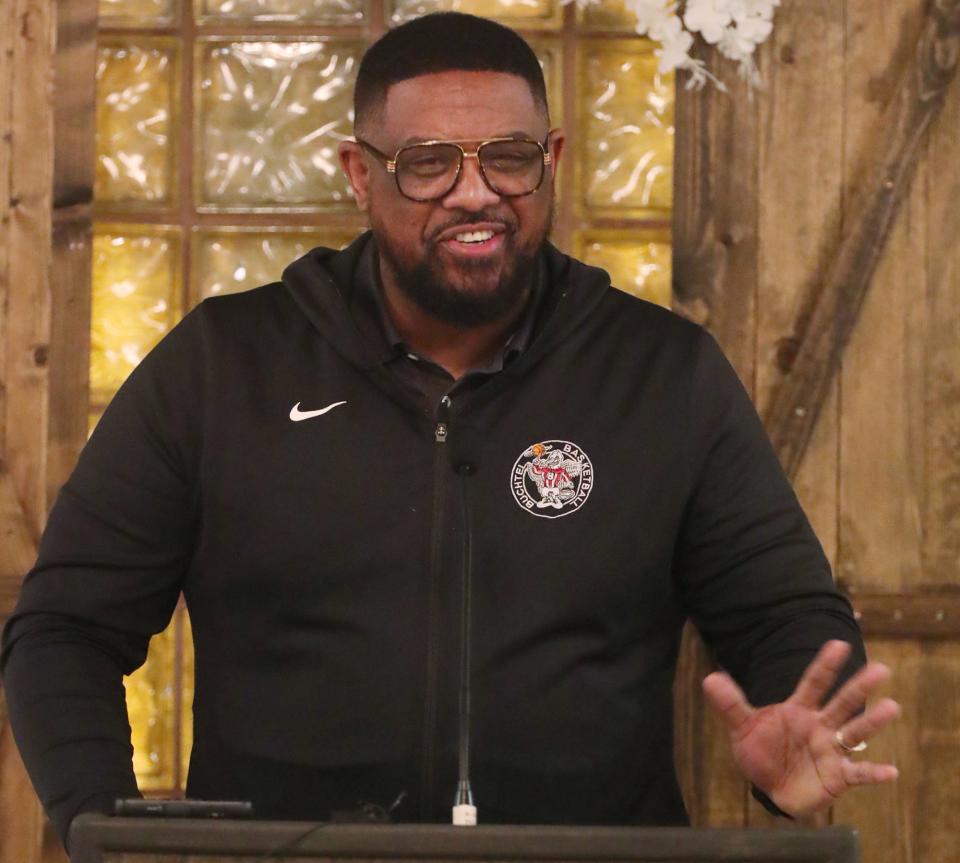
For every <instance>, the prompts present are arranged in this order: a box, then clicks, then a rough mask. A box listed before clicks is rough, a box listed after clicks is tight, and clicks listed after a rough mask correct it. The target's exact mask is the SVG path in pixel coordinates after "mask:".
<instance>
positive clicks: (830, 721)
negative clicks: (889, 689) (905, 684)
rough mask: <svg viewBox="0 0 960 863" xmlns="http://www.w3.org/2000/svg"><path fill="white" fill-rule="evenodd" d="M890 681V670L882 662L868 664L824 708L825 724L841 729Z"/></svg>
mask: <svg viewBox="0 0 960 863" xmlns="http://www.w3.org/2000/svg"><path fill="white" fill-rule="evenodd" d="M889 679H890V669H889V668H887V666H886V665H883V664H882V663H880V662H870V663H867V665H865V666H864V667H863V668H861V669H860V670H859V671H858V672H857V673H856V674H855V675H853V677H851V678H850V679H849V680H848V681H847V682H846V683H845V684H843V686H841V687H840V689H839V691H838V692H837V694H836V695H834V696H833V698H831V699H830V701H829V702H827V704H826V706H825V707H824V708H823V712H822V714H821V715H822V718H823V724H824V725H826V726H827V727H828V728H839V727H840V726H841V725H843V724H844V723H845V722H846V721H847V720H848V719H850V717H851V716H853V715H854V714H855V713H857V711H859V710H861V709H862V708H863V705H864V704H866V701H867V698H868V696H869V695H870V694H871V693H872V692H873V691H874V690H875V689H876V688H877V687H878V686H880V685H881V684H883V683H886V682H887V680H889Z"/></svg>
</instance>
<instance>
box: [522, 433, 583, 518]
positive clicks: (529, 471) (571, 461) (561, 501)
mask: <svg viewBox="0 0 960 863" xmlns="http://www.w3.org/2000/svg"><path fill="white" fill-rule="evenodd" d="M592 488H593V465H592V464H591V463H590V459H589V458H587V454H586V453H585V452H584V451H583V450H582V449H580V447H578V446H577V445H576V444H574V443H570V441H565V440H548V441H541V442H540V443H535V444H533V445H532V446H530V447H527V449H525V450H524V451H523V454H522V455H521V456H520V458H518V459H517V461H516V463H515V464H514V466H513V470H512V471H511V473H510V490H511V492H513V498H514V500H515V501H516V502H517V503H518V504H519V505H520V507H521V509H524V510H526V511H527V512H529V513H530V515H536V516H540V517H541V518H560V516H563V515H570V513H572V512H576V511H577V510H578V509H580V507H581V506H583V504H584V503H585V502H586V500H587V498H588V497H589V496H590V490H591V489H592Z"/></svg>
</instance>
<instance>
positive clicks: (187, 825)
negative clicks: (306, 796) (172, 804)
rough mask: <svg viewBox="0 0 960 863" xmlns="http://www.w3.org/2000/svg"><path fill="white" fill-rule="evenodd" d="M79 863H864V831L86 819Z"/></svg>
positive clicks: (75, 853)
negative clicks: (859, 837)
mask: <svg viewBox="0 0 960 863" xmlns="http://www.w3.org/2000/svg"><path fill="white" fill-rule="evenodd" d="M70 849H71V857H70V859H71V861H72V863H120V861H122V863H138V861H144V863H147V861H149V863H228V861H231V863H241V861H242V863H254V861H266V860H283V861H294V860H296V861H309V860H314V859H316V860H320V859H322V860H325V861H328V863H391V861H394V860H396V861H404V863H420V861H423V863H458V861H473V863H476V861H483V863H654V861H656V863H859V861H860V852H859V843H858V840H857V834H856V831H854V830H853V829H851V828H848V827H827V828H823V829H820V830H804V829H783V830H779V829H778V830H766V829H765V830H741V829H695V828H683V827H679V828H678V827H586V826H585V827H574V826H563V827H557V826H494V825H487V826H484V825H480V826H476V827H452V826H448V825H434V824H388V823H387V824H341V823H329V824H326V823H325V824H322V825H318V824H311V823H307V822H296V821H225V820H210V819H195V818H116V817H108V816H102V815H91V814H87V815H81V816H79V817H78V818H77V819H76V820H75V821H74V824H73V827H72V828H71V832H70Z"/></svg>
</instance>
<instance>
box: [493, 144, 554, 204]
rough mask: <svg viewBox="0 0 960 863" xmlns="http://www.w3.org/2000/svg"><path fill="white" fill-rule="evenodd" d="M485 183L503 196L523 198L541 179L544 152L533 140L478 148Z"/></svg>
mask: <svg viewBox="0 0 960 863" xmlns="http://www.w3.org/2000/svg"><path fill="white" fill-rule="evenodd" d="M480 164H481V165H482V166H483V173H484V174H485V176H486V178H487V182H488V183H489V184H490V185H491V186H492V187H493V189H494V190H495V191H497V192H500V193H501V194H504V195H525V194H527V193H529V192H532V191H533V190H534V189H536V188H537V186H539V185H540V180H541V179H542V178H543V151H542V150H541V149H540V146H539V144H535V143H533V142H532V141H492V142H491V143H489V144H484V145H483V146H482V147H481V148H480Z"/></svg>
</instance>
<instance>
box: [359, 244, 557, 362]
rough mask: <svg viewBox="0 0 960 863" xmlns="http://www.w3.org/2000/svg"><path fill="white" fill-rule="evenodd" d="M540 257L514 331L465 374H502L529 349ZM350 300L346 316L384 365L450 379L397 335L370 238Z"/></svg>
mask: <svg viewBox="0 0 960 863" xmlns="http://www.w3.org/2000/svg"><path fill="white" fill-rule="evenodd" d="M542 258H543V255H542V254H540V255H538V256H537V259H536V261H535V263H534V274H533V284H532V288H533V290H532V291H531V294H530V298H529V300H528V302H527V305H526V308H525V309H524V313H523V316H522V317H521V318H520V322H519V324H518V325H517V327H516V329H514V330H513V332H512V333H511V334H510V336H509V337H508V338H507V340H506V342H505V343H504V345H503V347H502V348H501V349H500V350H499V351H498V352H497V353H496V354H495V355H494V356H493V357H491V358H490V360H489V361H488V362H486V363H484V364H483V365H481V366H477V367H476V368H473V369H471V370H470V372H468V374H474V373H483V374H495V373H496V372H499V371H502V370H503V369H504V368H506V366H508V365H509V364H510V363H511V362H513V361H514V360H515V359H516V358H517V357H519V356H520V355H521V354H522V353H523V352H524V351H526V350H527V348H528V347H529V345H530V342H531V341H532V339H533V335H534V332H536V330H537V326H538V324H539V322H540V321H539V317H540V315H541V313H542V311H543V298H544V296H545V294H546V280H545V276H544V271H545V267H544V265H543V260H542ZM350 300H351V301H350V314H351V316H352V317H353V319H354V323H355V324H356V326H357V329H358V330H359V331H360V332H361V334H362V335H363V337H364V338H365V339H367V340H368V341H369V342H370V344H371V346H374V347H376V349H377V350H378V352H379V351H383V355H384V362H385V363H389V362H392V361H394V360H396V359H397V358H400V357H403V358H407V359H410V360H414V361H417V362H419V363H424V364H428V365H430V366H433V367H434V368H435V369H438V370H440V371H441V372H442V373H443V374H444V375H446V376H447V377H448V378H449V377H450V376H449V374H447V373H446V372H445V371H444V370H442V369H440V367H439V366H436V365H435V364H434V363H432V362H431V361H430V359H429V358H427V357H416V356H415V355H414V354H413V353H412V352H411V348H410V347H409V345H407V344H406V343H405V342H404V340H403V338H402V337H401V335H400V333H398V332H397V328H396V327H395V326H394V324H393V320H392V319H391V318H390V315H389V313H388V312H387V308H386V304H385V303H384V300H383V289H382V287H381V285H380V273H379V267H378V263H377V247H376V242H375V241H373V240H372V239H371V241H370V242H369V243H367V244H366V247H365V248H364V250H363V251H362V252H361V254H360V256H359V257H358V259H357V266H356V269H355V270H354V273H353V292H352V295H351V298H350Z"/></svg>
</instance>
